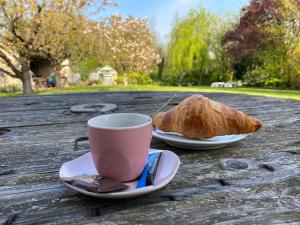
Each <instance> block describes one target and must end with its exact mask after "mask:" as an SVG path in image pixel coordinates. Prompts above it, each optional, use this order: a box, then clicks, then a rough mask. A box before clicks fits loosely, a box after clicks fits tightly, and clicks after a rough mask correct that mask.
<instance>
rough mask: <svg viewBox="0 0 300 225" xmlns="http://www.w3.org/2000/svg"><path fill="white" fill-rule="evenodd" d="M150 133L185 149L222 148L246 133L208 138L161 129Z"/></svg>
mask: <svg viewBox="0 0 300 225" xmlns="http://www.w3.org/2000/svg"><path fill="white" fill-rule="evenodd" d="M152 135H153V136H154V137H156V138H158V139H161V140H162V141H164V142H165V143H167V144H169V145H172V146H175V147H178V148H185V149H194V150H209V149H217V148H222V147H224V146H226V145H228V144H231V143H234V142H237V141H240V140H242V139H244V138H245V137H246V136H247V134H239V135H225V136H216V137H213V138H210V139H205V140H200V139H199V140H197V139H191V138H187V137H184V136H182V135H180V134H177V133H173V132H163V131H161V130H158V129H156V130H153V131H152Z"/></svg>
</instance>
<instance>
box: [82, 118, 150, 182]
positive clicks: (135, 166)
mask: <svg viewBox="0 0 300 225" xmlns="http://www.w3.org/2000/svg"><path fill="white" fill-rule="evenodd" d="M88 136H89V143H90V151H91V154H92V158H93V161H94V164H95V167H96V169H97V171H98V173H99V174H100V175H101V176H103V177H107V178H111V179H115V180H118V181H120V182H126V181H132V180H135V179H137V178H138V177H139V176H140V174H141V172H142V171H143V169H144V167H145V163H146V160H147V155H148V151H149V148H150V142H151V138H152V120H151V117H149V116H147V115H143V114H137V113H116V114H108V115H102V116H97V117H94V118H92V119H90V120H89V121H88Z"/></svg>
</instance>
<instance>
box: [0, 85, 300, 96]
mask: <svg viewBox="0 0 300 225" xmlns="http://www.w3.org/2000/svg"><path fill="white" fill-rule="evenodd" d="M93 91H179V92H220V93H235V94H247V95H259V96H267V97H275V98H291V99H296V100H300V91H298V90H278V89H263V88H246V87H241V88H210V87H207V86H195V87H174V86H158V85H147V86H140V85H129V86H123V85H118V86H110V87H103V86H94V87H88V86H71V87H67V88H63V89H60V88H57V89H49V90H45V91H38V92H36V94H39V95H44V94H61V93H75V92H93ZM18 95H21V93H1V92H0V97H6V96H18Z"/></svg>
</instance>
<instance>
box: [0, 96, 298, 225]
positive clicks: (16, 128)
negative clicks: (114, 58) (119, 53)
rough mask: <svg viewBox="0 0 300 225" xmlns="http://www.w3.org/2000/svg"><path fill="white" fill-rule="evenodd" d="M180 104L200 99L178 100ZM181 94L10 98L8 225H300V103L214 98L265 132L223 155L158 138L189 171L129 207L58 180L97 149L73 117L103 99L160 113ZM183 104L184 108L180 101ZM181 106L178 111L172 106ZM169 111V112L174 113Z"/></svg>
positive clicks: (0, 215) (2, 198)
mask: <svg viewBox="0 0 300 225" xmlns="http://www.w3.org/2000/svg"><path fill="white" fill-rule="evenodd" d="M176 94H177V97H176V99H174V101H173V103H175V104H176V102H177V103H178V102H180V101H181V100H182V99H184V98H185V97H187V96H190V95H191V94H193V93H176ZM173 95H174V93H173V92H122V93H120V92H119V93H118V92H105V93H101V92H98V93H81V94H65V95H49V96H28V97H27V96H26V97H12V98H5V99H1V100H0V128H5V129H9V130H10V131H9V132H3V134H2V135H0V224H106V225H107V224H109V225H110V224H158V223H159V224H220V225H227V224H228V225H229V224H245V225H247V224H300V186H299V184H300V163H299V162H300V128H299V127H300V102H299V101H294V100H288V99H274V98H265V97H257V96H246V95H234V94H221V93H206V94H205V96H207V97H209V98H212V99H214V100H217V101H221V102H223V103H225V104H228V105H231V106H234V107H237V108H238V109H240V110H242V111H244V112H246V113H248V114H249V115H253V116H255V117H257V118H259V119H261V120H262V121H263V122H264V127H263V129H262V130H261V131H259V132H258V133H256V134H253V135H249V136H248V137H247V138H246V139H244V140H243V141H241V142H239V143H236V144H233V145H230V146H227V147H225V148H223V149H219V150H211V151H191V150H186V149H177V148H175V147H171V146H168V145H166V144H164V143H163V142H161V141H159V140H158V139H156V138H153V140H152V143H151V147H152V148H158V149H170V150H172V151H174V152H175V153H176V154H178V155H179V157H180V159H181V161H182V164H181V166H180V169H179V171H178V173H177V175H176V176H175V178H174V180H173V181H172V182H171V183H170V184H169V185H168V186H166V187H165V188H164V189H162V190H161V191H158V192H155V193H152V194H150V195H146V196H142V197H140V198H135V199H128V200H104V199H96V198H91V197H87V196H84V195H82V194H79V193H76V192H74V191H72V190H70V189H68V188H67V187H66V186H64V185H63V184H62V183H61V182H60V181H59V178H58V170H59V168H60V166H61V165H62V163H64V162H66V161H68V160H71V159H74V158H76V157H78V156H80V155H82V154H84V153H85V152H87V151H88V149H89V145H88V141H87V140H84V139H83V140H81V141H80V139H79V141H78V142H77V144H76V145H75V140H76V139H77V138H79V137H84V136H86V133H87V127H86V121H87V120H88V119H89V118H91V117H93V116H96V115H99V113H76V114H74V113H71V112H70V107H71V106H72V105H78V104H94V103H97V102H105V103H113V104H116V105H118V108H117V109H116V111H115V112H140V113H146V114H151V113H153V112H154V111H155V110H156V109H158V108H159V107H160V106H161V104H163V103H164V102H165V101H166V100H168V99H169V98H170V97H171V96H173ZM173 105H174V104H173ZM170 107H171V106H169V108H170ZM167 109H168V108H166V110H167Z"/></svg>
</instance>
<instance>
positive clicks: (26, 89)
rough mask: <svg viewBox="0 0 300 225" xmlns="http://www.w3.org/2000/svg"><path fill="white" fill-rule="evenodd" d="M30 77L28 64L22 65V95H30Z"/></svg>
mask: <svg viewBox="0 0 300 225" xmlns="http://www.w3.org/2000/svg"><path fill="white" fill-rule="evenodd" d="M31 81H32V77H31V74H30V67H29V63H24V64H23V65H22V83H23V94H24V95H31V94H32V85H31Z"/></svg>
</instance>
